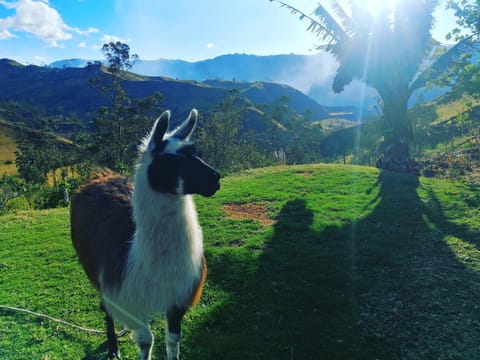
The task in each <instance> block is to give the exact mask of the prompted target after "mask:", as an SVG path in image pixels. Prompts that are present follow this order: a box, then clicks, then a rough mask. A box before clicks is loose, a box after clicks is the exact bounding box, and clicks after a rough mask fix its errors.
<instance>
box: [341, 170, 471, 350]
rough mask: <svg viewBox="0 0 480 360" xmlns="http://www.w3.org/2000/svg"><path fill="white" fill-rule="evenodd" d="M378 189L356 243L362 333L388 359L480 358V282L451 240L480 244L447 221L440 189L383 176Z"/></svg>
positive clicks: (412, 179)
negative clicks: (479, 311)
mask: <svg viewBox="0 0 480 360" xmlns="http://www.w3.org/2000/svg"><path fill="white" fill-rule="evenodd" d="M377 186H378V187H379V191H378V196H377V201H378V204H377V205H376V207H375V209H374V210H373V212H372V213H371V214H369V215H368V216H367V217H366V218H364V219H362V220H360V221H359V222H358V223H357V224H355V225H354V228H355V229H354V231H353V232H352V234H354V238H351V239H350V241H351V242H352V244H353V246H354V248H352V251H351V254H352V255H351V264H352V266H351V270H352V274H351V278H352V279H354V292H353V293H354V296H355V297H356V302H357V303H358V309H359V312H360V313H359V316H360V324H361V327H362V328H363V330H362V331H363V333H364V334H366V335H367V336H368V337H370V338H371V343H375V342H379V343H381V344H383V345H382V346H383V347H384V348H388V349H390V352H391V356H390V357H389V358H395V359H457V358H458V359H470V358H476V356H478V354H479V351H480V347H479V345H478V344H479V341H480V328H479V327H478V324H479V323H478V320H479V319H480V316H478V315H476V312H477V311H476V309H477V305H476V303H477V299H478V297H479V295H480V292H479V284H480V277H479V274H478V273H477V272H475V271H473V270H472V269H471V268H469V267H468V266H466V265H465V264H464V263H462V262H461V261H459V258H458V255H457V254H456V252H455V249H454V248H452V246H451V244H449V242H448V241H447V239H448V238H455V239H458V241H460V242H462V243H468V244H475V245H474V246H478V239H475V237H474V236H472V231H471V229H470V228H468V227H467V226H464V225H459V224H457V223H454V222H453V221H452V219H449V218H448V217H447V215H446V213H445V212H444V211H443V210H442V208H441V202H440V201H439V199H438V198H437V196H436V194H435V191H434V190H433V188H431V187H428V185H425V186H424V185H420V182H419V179H418V178H417V177H414V176H408V175H401V174H396V173H390V172H382V173H380V176H379V179H378V183H377ZM419 192H423V193H425V195H426V196H422V197H420V196H419ZM469 205H470V206H472V205H473V204H469ZM476 207H478V204H476ZM478 260H480V259H477V261H478ZM371 343H367V344H365V346H368V347H370V346H371ZM474 354H477V355H474ZM382 358H383V357H382Z"/></svg>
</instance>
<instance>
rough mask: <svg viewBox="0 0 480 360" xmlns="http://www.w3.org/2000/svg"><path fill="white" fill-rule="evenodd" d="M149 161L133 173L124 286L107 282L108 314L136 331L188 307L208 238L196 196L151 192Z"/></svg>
mask: <svg viewBox="0 0 480 360" xmlns="http://www.w3.org/2000/svg"><path fill="white" fill-rule="evenodd" d="M144 144H145V142H144ZM145 145H147V146H146V147H147V149H148V146H149V145H148V144H145ZM150 162H151V156H150V154H149V152H148V151H146V152H144V153H143V154H142V157H141V159H140V160H139V163H138V165H137V169H136V173H135V176H134V185H135V188H134V192H133V218H134V220H135V224H136V233H135V237H134V239H133V244H132V248H131V251H130V253H129V255H128V259H127V264H126V266H127V268H126V272H125V274H126V275H125V279H124V281H123V283H122V285H121V287H120V288H119V289H109V288H103V286H102V296H103V298H104V300H105V305H106V309H107V311H108V313H109V314H110V315H112V316H113V318H115V319H117V320H119V321H120V322H122V323H124V324H125V325H127V326H129V327H131V328H133V329H138V328H142V327H143V328H145V327H148V320H149V319H150V318H151V316H152V315H154V314H157V313H165V312H166V311H167V310H168V309H169V308H170V307H171V306H173V305H179V306H185V305H187V304H188V301H189V297H190V296H191V294H192V287H193V285H194V284H195V283H196V282H197V281H198V280H199V278H200V276H201V271H202V270H201V269H202V256H203V236H202V231H201V228H200V226H199V223H198V217H197V212H196V210H195V204H194V202H193V198H192V197H191V196H190V195H173V194H162V193H158V192H155V191H154V190H152V189H151V187H150V185H149V184H148V178H147V168H148V165H149V164H150Z"/></svg>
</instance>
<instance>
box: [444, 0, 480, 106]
mask: <svg viewBox="0 0 480 360" xmlns="http://www.w3.org/2000/svg"><path fill="white" fill-rule="evenodd" d="M447 8H448V9H453V10H454V11H455V16H456V17H457V27H456V28H455V29H453V30H452V31H451V32H450V33H449V34H447V37H446V38H447V40H452V39H453V40H455V41H456V42H457V43H464V42H466V41H469V42H470V43H471V45H472V46H470V47H469V48H467V49H465V50H466V52H465V54H463V56H462V57H461V58H460V59H456V60H457V61H455V62H454V64H452V65H453V66H451V67H450V69H449V71H448V72H447V73H446V74H444V76H443V77H441V78H440V80H439V81H438V83H439V84H440V85H442V86H449V87H450V88H451V91H450V93H449V97H450V98H452V99H456V98H459V97H460V96H462V95H464V94H468V96H470V97H472V98H476V99H478V98H480V87H479V86H478V84H479V82H480V59H479V58H478V57H477V59H476V62H475V61H474V60H473V59H472V55H473V51H468V50H476V51H477V53H478V51H479V50H480V42H479V37H480V0H477V1H476V3H473V2H469V1H465V0H461V1H453V0H450V1H449V2H448V3H447Z"/></svg>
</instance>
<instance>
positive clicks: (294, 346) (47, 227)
mask: <svg viewBox="0 0 480 360" xmlns="http://www.w3.org/2000/svg"><path fill="white" fill-rule="evenodd" d="M479 204H480V188H478V187H473V186H470V185H467V184H464V183H460V182H449V181H442V180H432V179H423V178H420V179H419V178H416V177H412V176H408V175H400V174H394V173H389V172H380V171H379V170H377V169H373V168H365V167H351V166H340V165H315V166H295V167H276V168H266V169H259V170H254V171H248V172H243V173H241V174H238V175H236V176H232V177H228V178H225V179H224V180H223V182H222V189H221V190H220V191H219V192H218V193H217V195H215V196H214V197H213V198H209V199H204V198H198V199H197V208H198V211H199V214H200V220H201V223H202V225H203V229H204V234H205V243H206V256H207V261H208V264H209V277H208V281H207V284H206V289H205V294H204V297H203V299H202V301H201V303H200V305H199V306H198V307H197V308H196V309H195V310H194V311H191V312H190V313H189V314H188V315H187V317H186V319H185V321H184V337H183V341H182V344H181V351H182V359H184V360H195V359H199V360H200V359H201V360H211V359H219V358H224V359H229V360H249V359H272V360H282V359H284V360H296V359H302V360H304V359H312V360H315V359H368V360H371V359H478V357H479V354H480V311H479V308H480V301H479V300H480V272H479V271H480V250H479V247H480V214H479V212H480V210H479ZM0 229H1V232H0V304H4V305H11V306H19V307H24V308H27V309H30V310H33V311H38V312H41V313H45V314H48V315H51V316H54V317H57V318H62V319H64V320H67V321H69V322H73V323H75V324H78V325H83V326H87V327H93V328H102V327H103V320H102V315H101V313H100V312H99V311H98V298H97V295H96V294H95V292H94V291H93V289H92V287H91V286H90V285H89V283H88V282H87V279H86V277H85V275H84V274H83V272H82V270H81V269H80V267H79V265H78V263H77V260H76V257H75V254H74V253H73V251H72V248H71V245H70V239H69V221H68V209H55V210H47V211H37V212H21V213H17V214H12V215H6V216H3V217H0ZM163 327H164V321H163V320H162V319H160V318H159V319H157V320H156V321H154V322H153V328H154V332H155V334H156V344H155V347H154V358H156V359H163V358H164V356H165V355H164V354H165V352H164V345H163ZM120 346H121V350H122V352H123V358H124V359H136V351H135V348H134V345H133V342H132V341H131V340H130V339H128V337H127V336H126V337H124V338H122V341H121V344H120ZM105 350H106V344H105V339H104V337H103V336H101V335H91V334H87V333H83V332H79V331H77V330H74V329H71V328H68V327H63V326H61V325H59V324H56V323H52V322H50V321H48V320H43V319H37V318H35V317H32V316H29V315H25V314H20V313H17V312H14V311H9V310H0V359H6V360H10V359H44V360H46V359H48V360H53V359H86V360H96V359H103V358H104V355H105Z"/></svg>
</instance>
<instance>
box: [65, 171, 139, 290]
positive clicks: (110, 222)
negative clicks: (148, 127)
mask: <svg viewBox="0 0 480 360" xmlns="http://www.w3.org/2000/svg"><path fill="white" fill-rule="evenodd" d="M132 191H133V186H132V184H131V183H130V182H129V181H128V179H127V178H124V177H121V176H120V175H118V174H115V173H113V172H111V171H103V172H101V173H97V174H95V175H94V177H93V178H92V179H91V180H90V181H89V182H87V183H86V184H84V185H83V186H81V187H80V189H79V191H78V192H77V193H76V194H75V195H74V197H73V199H72V207H71V233H72V242H73V246H74V247H75V250H76V252H77V255H78V257H79V259H80V262H81V264H82V265H83V267H84V269H85V272H86V273H87V276H88V278H89V279H90V281H91V282H92V284H93V285H94V286H95V287H96V288H97V289H98V290H100V284H99V279H98V275H99V271H100V270H101V269H100V268H99V266H100V265H103V266H104V269H103V270H104V271H105V272H106V273H105V276H107V277H109V279H110V280H113V281H118V283H119V282H120V281H121V276H122V270H123V261H122V260H125V259H126V255H127V253H128V249H129V248H130V240H131V239H132V237H133V234H134V232H135V224H134V223H133V220H132V205H131V196H132ZM112 255H113V256H112ZM108 258H111V259H112V261H110V262H108V260H107V259H108ZM113 261H115V262H117V264H115V263H113Z"/></svg>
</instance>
